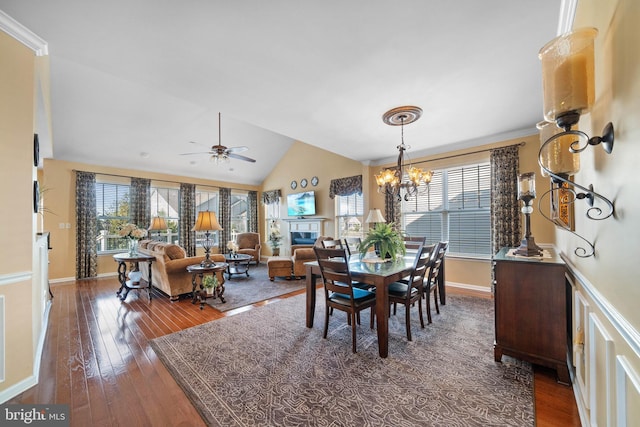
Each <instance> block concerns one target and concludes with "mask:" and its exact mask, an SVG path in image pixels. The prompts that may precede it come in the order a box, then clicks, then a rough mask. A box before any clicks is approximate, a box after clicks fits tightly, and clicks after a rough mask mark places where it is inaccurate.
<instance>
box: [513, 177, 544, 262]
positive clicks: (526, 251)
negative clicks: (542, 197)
mask: <svg viewBox="0 0 640 427" xmlns="http://www.w3.org/2000/svg"><path fill="white" fill-rule="evenodd" d="M535 198H536V174H535V173H533V172H527V173H523V174H520V175H518V199H519V200H522V202H523V203H524V206H523V207H522V213H523V214H524V224H525V233H524V238H523V239H522V242H521V243H520V246H519V247H518V249H516V250H515V253H516V254H517V255H523V256H540V255H542V249H541V248H540V247H539V246H538V245H536V241H535V239H534V238H533V236H532V235H531V218H530V217H531V213H532V212H533V206H531V205H532V204H533V199H535Z"/></svg>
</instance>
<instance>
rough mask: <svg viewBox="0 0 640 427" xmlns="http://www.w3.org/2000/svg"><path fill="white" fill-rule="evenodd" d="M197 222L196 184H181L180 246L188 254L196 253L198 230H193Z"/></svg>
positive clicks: (193, 254)
mask: <svg viewBox="0 0 640 427" xmlns="http://www.w3.org/2000/svg"><path fill="white" fill-rule="evenodd" d="M195 223H196V186H195V185H194V184H184V183H182V184H180V230H179V234H180V240H179V243H180V246H182V247H183V248H184V250H185V252H186V253H187V256H195V254H196V232H195V231H191V229H192V228H193V226H194V225H195Z"/></svg>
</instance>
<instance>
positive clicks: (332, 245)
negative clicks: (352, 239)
mask: <svg viewBox="0 0 640 427" xmlns="http://www.w3.org/2000/svg"><path fill="white" fill-rule="evenodd" d="M322 247H323V248H326V249H342V248H343V247H342V240H340V239H333V240H323V241H322Z"/></svg>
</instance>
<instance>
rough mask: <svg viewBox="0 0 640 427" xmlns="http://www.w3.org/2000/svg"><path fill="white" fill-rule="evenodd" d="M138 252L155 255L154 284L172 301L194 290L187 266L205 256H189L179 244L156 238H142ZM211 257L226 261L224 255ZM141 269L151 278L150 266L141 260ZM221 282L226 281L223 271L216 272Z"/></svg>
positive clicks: (144, 274) (146, 276)
mask: <svg viewBox="0 0 640 427" xmlns="http://www.w3.org/2000/svg"><path fill="white" fill-rule="evenodd" d="M138 252H140V253H142V254H145V255H153V256H155V258H156V259H155V261H154V262H153V263H152V264H151V272H152V284H153V286H154V287H155V288H157V289H159V290H161V291H162V292H163V293H165V294H167V295H168V296H169V298H170V299H171V301H176V300H178V299H179V298H180V295H182V294H190V293H191V292H192V290H193V284H192V282H191V277H192V276H191V273H189V272H188V271H187V266H189V265H192V264H200V262H202V260H204V256H195V257H187V254H186V252H185V250H184V249H183V248H182V247H181V246H178V245H175V244H172V243H166V242H157V241H154V240H141V241H140V243H139V244H138ZM210 258H211V259H212V260H213V261H215V262H224V255H220V254H212V255H210ZM139 267H140V271H141V272H142V277H143V278H144V279H145V280H148V278H149V266H148V264H147V263H146V262H141V263H140V265H139ZM216 275H217V277H218V281H219V282H220V284H222V283H224V275H223V272H222V271H218V272H216Z"/></svg>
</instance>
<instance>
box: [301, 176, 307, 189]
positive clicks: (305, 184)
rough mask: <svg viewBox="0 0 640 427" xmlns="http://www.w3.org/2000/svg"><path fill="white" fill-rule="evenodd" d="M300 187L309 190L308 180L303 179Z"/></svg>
mask: <svg viewBox="0 0 640 427" xmlns="http://www.w3.org/2000/svg"><path fill="white" fill-rule="evenodd" d="M300 187H302V188H307V178H302V180H301V181H300Z"/></svg>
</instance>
